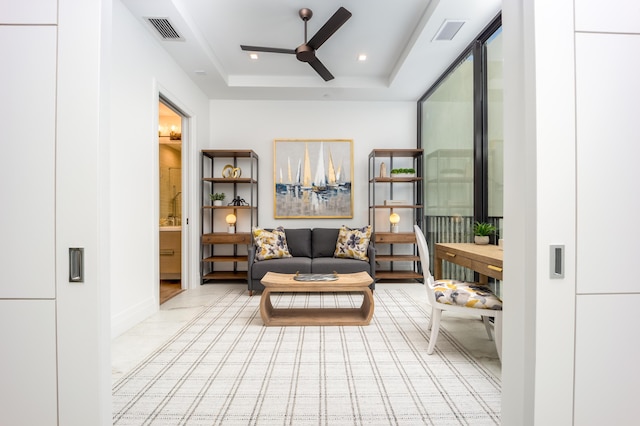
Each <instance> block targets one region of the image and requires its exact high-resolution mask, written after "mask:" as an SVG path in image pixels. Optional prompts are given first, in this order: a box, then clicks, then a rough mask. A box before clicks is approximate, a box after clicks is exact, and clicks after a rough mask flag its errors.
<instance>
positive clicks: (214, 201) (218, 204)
mask: <svg viewBox="0 0 640 426" xmlns="http://www.w3.org/2000/svg"><path fill="white" fill-rule="evenodd" d="M213 205H214V206H221V205H222V200H213Z"/></svg>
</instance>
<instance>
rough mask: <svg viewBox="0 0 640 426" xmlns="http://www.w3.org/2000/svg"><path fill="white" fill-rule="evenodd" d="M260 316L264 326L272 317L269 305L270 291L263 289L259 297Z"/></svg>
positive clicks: (271, 309) (271, 306)
mask: <svg viewBox="0 0 640 426" xmlns="http://www.w3.org/2000/svg"><path fill="white" fill-rule="evenodd" d="M260 316H261V317H262V322H264V324H265V325H269V323H270V322H271V318H272V317H273V304H272V303H271V291H270V290H269V289H268V288H265V289H264V290H263V291H262V296H261V297H260Z"/></svg>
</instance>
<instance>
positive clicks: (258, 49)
mask: <svg viewBox="0 0 640 426" xmlns="http://www.w3.org/2000/svg"><path fill="white" fill-rule="evenodd" d="M240 48H241V49H242V50H247V51H249V52H269V53H291V54H295V53H296V51H295V50H294V49H281V48H279V47H260V46H244V45H240Z"/></svg>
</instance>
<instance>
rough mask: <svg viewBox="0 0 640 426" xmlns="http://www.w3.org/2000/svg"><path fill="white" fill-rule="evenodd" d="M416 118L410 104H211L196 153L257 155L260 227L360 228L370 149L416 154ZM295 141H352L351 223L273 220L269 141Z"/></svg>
mask: <svg viewBox="0 0 640 426" xmlns="http://www.w3.org/2000/svg"><path fill="white" fill-rule="evenodd" d="M416 114H417V112H416V103H415V102H377V103H376V102H332V101H282V102H275V101H218V100H213V101H211V140H210V141H208V143H206V144H204V145H201V148H202V149H253V150H254V151H255V152H256V153H257V154H258V156H259V159H260V165H259V167H260V177H259V178H260V180H259V199H260V206H259V218H258V223H259V225H260V226H263V227H271V226H279V225H282V226H284V227H291V228H304V227H310V228H314V227H316V228H317V227H339V226H340V225H343V224H344V225H347V226H354V227H356V226H364V225H366V224H368V223H369V215H368V213H369V212H368V195H367V189H368V156H369V153H370V152H371V150H372V149H374V148H415V147H416V128H417V124H416V120H417V118H416ZM296 138H298V139H353V156H354V159H353V162H354V184H353V185H354V186H353V190H354V211H353V219H316V220H313V219H286V220H284V219H278V220H277V221H276V220H275V219H274V217H273V202H274V200H273V190H274V180H273V177H274V175H273V167H274V164H273V161H274V160H273V141H274V139H296ZM376 173H377V170H376Z"/></svg>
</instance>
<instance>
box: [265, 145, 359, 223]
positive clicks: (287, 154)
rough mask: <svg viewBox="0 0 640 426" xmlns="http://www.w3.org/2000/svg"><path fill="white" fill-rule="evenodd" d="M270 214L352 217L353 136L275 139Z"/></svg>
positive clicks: (296, 216) (285, 216) (295, 216)
mask: <svg viewBox="0 0 640 426" xmlns="http://www.w3.org/2000/svg"><path fill="white" fill-rule="evenodd" d="M273 181H274V195H273V200H274V201H273V216H274V218H276V219H306V218H320V219H351V218H353V139H275V140H274V143H273Z"/></svg>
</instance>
